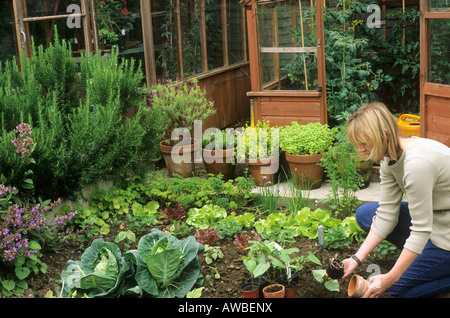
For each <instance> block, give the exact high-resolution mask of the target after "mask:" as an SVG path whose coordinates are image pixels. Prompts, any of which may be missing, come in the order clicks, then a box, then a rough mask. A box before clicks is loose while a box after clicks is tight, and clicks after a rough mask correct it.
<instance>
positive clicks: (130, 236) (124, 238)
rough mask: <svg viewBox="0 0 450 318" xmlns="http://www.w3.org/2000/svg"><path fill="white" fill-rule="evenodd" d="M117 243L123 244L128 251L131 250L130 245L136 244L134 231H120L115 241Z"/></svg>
mask: <svg viewBox="0 0 450 318" xmlns="http://www.w3.org/2000/svg"><path fill="white" fill-rule="evenodd" d="M114 242H115V243H121V242H122V243H123V244H124V248H125V249H126V250H129V249H130V244H131V243H134V242H136V234H134V232H133V231H131V230H128V231H120V232H119V233H117V235H116V238H115V239H114Z"/></svg>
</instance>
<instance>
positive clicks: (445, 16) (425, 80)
mask: <svg viewBox="0 0 450 318" xmlns="http://www.w3.org/2000/svg"><path fill="white" fill-rule="evenodd" d="M449 19H450V8H449V7H446V8H433V7H432V5H431V1H430V0H423V1H420V117H421V123H420V135H421V136H422V137H425V138H431V139H435V140H437V141H440V142H442V143H444V144H446V145H447V146H449V147H450V129H449V127H450V82H445V83H436V81H435V79H434V78H433V77H432V76H431V68H432V66H433V62H434V53H433V52H432V51H431V46H432V39H433V36H435V34H434V33H433V32H432V28H431V25H432V23H434V22H435V21H445V20H447V21H449ZM447 41H448V38H447ZM442 57H444V61H443V62H444V63H445V62H446V65H447V68H446V70H447V72H448V71H449V67H450V52H448V51H447V52H443V54H442Z"/></svg>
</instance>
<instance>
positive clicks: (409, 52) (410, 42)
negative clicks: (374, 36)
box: [379, 8, 445, 113]
mask: <svg viewBox="0 0 450 318" xmlns="http://www.w3.org/2000/svg"><path fill="white" fill-rule="evenodd" d="M419 17H420V11H417V10H415V9H413V8H409V9H408V10H406V11H405V12H402V11H400V10H399V11H394V12H389V13H387V14H386V19H387V20H394V21H395V23H394V24H393V25H392V29H391V32H389V33H388V34H387V38H386V42H385V43H383V44H384V45H383V46H382V48H383V49H379V54H380V55H379V58H380V63H383V64H385V65H386V67H384V72H385V74H387V75H389V76H390V77H392V81H390V82H389V83H388V85H387V86H385V87H382V90H381V92H380V95H381V96H383V95H385V96H389V97H390V99H391V100H392V102H393V103H392V104H393V105H392V108H393V110H394V112H400V113H405V112H407V113H418V112H419V108H420V105H419V98H418V97H419V93H420V92H419V86H418V84H419V72H420V42H419ZM403 34H404V36H403ZM433 38H434V37H433ZM433 64H434V63H433ZM433 64H432V67H433V66H434V65H433ZM444 69H445V68H444Z"/></svg>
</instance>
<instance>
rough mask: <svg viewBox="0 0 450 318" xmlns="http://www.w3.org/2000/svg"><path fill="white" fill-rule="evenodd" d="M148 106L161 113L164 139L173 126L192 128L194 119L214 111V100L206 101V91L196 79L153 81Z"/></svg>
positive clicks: (209, 114) (167, 137)
mask: <svg viewBox="0 0 450 318" xmlns="http://www.w3.org/2000/svg"><path fill="white" fill-rule="evenodd" d="M148 103H149V105H150V107H151V108H152V109H153V110H154V111H156V112H160V113H161V114H162V119H161V120H162V121H163V122H164V125H165V132H166V133H165V136H164V138H165V139H170V138H171V135H172V132H173V131H174V129H175V128H183V129H187V131H191V130H192V129H193V128H194V122H195V121H196V120H203V119H206V118H208V117H209V116H211V115H213V114H214V113H215V109H214V102H213V101H208V99H207V98H206V91H204V90H203V89H201V87H200V85H199V84H198V80H197V79H193V80H192V82H188V81H186V80H185V81H183V82H178V83H176V82H175V83H173V82H172V81H171V80H167V81H163V82H162V83H161V82H158V83H155V84H154V85H153V86H152V87H151V88H150V93H149V95H148Z"/></svg>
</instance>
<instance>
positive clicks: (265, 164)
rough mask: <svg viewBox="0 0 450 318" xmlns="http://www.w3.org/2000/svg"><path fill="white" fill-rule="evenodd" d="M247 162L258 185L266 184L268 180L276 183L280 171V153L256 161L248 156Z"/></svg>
mask: <svg viewBox="0 0 450 318" xmlns="http://www.w3.org/2000/svg"><path fill="white" fill-rule="evenodd" d="M245 162H246V163H247V164H248V170H249V171H250V174H251V175H252V177H253V180H255V184H256V185H257V186H262V185H265V184H266V183H267V182H268V181H270V182H271V183H272V184H274V182H275V181H276V178H277V176H278V171H279V164H280V156H279V155H277V156H274V157H270V158H265V159H257V160H256V161H255V160H252V159H248V158H246V159H245ZM263 177H266V178H263Z"/></svg>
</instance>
